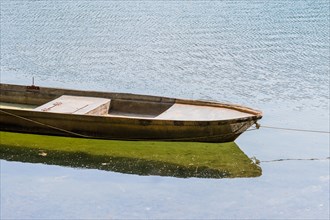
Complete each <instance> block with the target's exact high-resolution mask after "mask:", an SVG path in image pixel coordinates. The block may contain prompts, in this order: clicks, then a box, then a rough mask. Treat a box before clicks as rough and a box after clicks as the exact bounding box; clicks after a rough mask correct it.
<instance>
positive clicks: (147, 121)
mask: <svg viewBox="0 0 330 220" xmlns="http://www.w3.org/2000/svg"><path fill="white" fill-rule="evenodd" d="M0 110H1V112H0V114H6V113H9V114H14V115H17V116H20V117H24V118H25V117H26V118H27V119H31V118H47V119H51V120H56V119H65V118H68V117H69V118H70V119H74V120H76V121H87V122H89V121H90V122H94V123H96V122H101V123H107V122H108V123H112V124H136V125H141V126H146V125H162V126H173V125H177V123H180V126H201V125H205V126H218V125H225V124H235V123H241V122H248V121H257V120H259V119H260V118H261V117H262V116H256V115H254V116H247V117H240V118H234V119H222V120H164V119H156V118H136V117H135V118H133V117H112V116H111V115H110V116H108V115H80V114H68V113H55V112H39V111H34V110H29V109H7V108H2V107H0ZM3 112H5V113H3ZM23 112H24V113H25V114H28V117H27V116H22V114H20V113H23ZM24 113H23V114H24ZM25 114H24V115H25ZM47 116H48V117H47ZM95 119H96V120H97V121H95ZM98 120H100V121H98Z"/></svg>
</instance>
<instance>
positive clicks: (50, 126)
mask: <svg viewBox="0 0 330 220" xmlns="http://www.w3.org/2000/svg"><path fill="white" fill-rule="evenodd" d="M0 112H2V113H5V114H7V115H11V116H14V117H16V118H20V119H23V120H26V121H30V122H32V123H35V124H39V125H42V126H46V127H49V128H52V129H55V130H58V131H62V132H65V133H68V134H72V135H76V136H78V137H84V138H95V137H93V136H87V135H83V134H78V133H76V132H72V131H68V130H65V129H62V128H58V127H55V126H52V125H47V124H44V123H42V122H38V121H35V120H32V119H29V118H25V117H22V116H19V115H16V114H13V113H10V112H6V111H3V110H0Z"/></svg>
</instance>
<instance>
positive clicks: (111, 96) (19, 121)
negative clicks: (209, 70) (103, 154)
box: [0, 84, 262, 143]
mask: <svg viewBox="0 0 330 220" xmlns="http://www.w3.org/2000/svg"><path fill="white" fill-rule="evenodd" d="M0 95H1V99H0V101H1V103H0V123H1V124H2V126H1V130H4V131H12V132H26V133H37V134H49V135H62V136H80V137H87V138H102V139H115V140H158V141H194V142H195V141H197V142H217V143H222V142H230V141H234V140H235V139H236V138H237V137H238V136H239V135H240V134H242V133H243V132H244V131H246V130H247V129H248V128H249V127H250V126H252V125H253V124H255V123H257V121H258V120H259V119H260V118H261V117H262V113H261V112H260V111H257V110H254V109H251V108H248V107H244V106H238V105H232V104H223V103H217V102H206V101H196V100H183V99H174V98H166V97H156V96H145V95H135V94H124V93H107V92H93V91H78V90H68V89H55V88H46V87H36V86H19V85H9V84H1V94H0ZM15 104H16V105H17V104H18V105H24V108H23V109H22V108H18V107H17V106H16V108H15ZM13 107H14V108H13Z"/></svg>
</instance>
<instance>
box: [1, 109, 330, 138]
mask: <svg viewBox="0 0 330 220" xmlns="http://www.w3.org/2000/svg"><path fill="white" fill-rule="evenodd" d="M0 112H2V113H5V114H8V115H11V116H13V117H16V118H20V119H23V120H26V121H30V122H32V123H35V124H39V125H42V126H46V127H49V128H52V129H54V130H58V131H61V132H64V133H68V134H71V135H75V136H77V137H83V138H91V139H102V138H100V137H95V136H89V135H84V134H79V133H76V132H73V131H68V130H65V129H62V128H58V127H55V126H52V125H48V124H45V123H42V122H38V121H35V120H32V119H29V118H25V117H22V116H19V115H16V114H13V113H10V112H6V111H3V110H0ZM260 127H264V128H271V129H280V130H290V131H303V132H317V133H328V134H330V132H327V131H315V130H303V129H293V128H280V127H271V126H263V125H260V124H259V123H257V122H256V123H255V128H253V129H248V130H246V131H253V130H258V129H260ZM240 129H241V128H239V129H237V131H239V130H240ZM237 131H236V132H234V133H237ZM226 135H228V134H222V135H209V136H203V137H189V138H169V139H157V140H158V141H184V140H186V141H190V140H195V139H200V138H210V137H211V138H215V137H220V136H226ZM116 139H117V140H128V141H140V140H144V139H141V138H116Z"/></svg>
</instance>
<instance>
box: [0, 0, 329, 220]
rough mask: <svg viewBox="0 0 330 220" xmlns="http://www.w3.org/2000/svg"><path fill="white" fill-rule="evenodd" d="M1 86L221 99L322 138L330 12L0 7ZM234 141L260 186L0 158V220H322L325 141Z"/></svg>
mask: <svg viewBox="0 0 330 220" xmlns="http://www.w3.org/2000/svg"><path fill="white" fill-rule="evenodd" d="M0 4H1V66H0V67H1V82H3V83H16V84H30V83H31V79H32V76H34V77H35V81H36V84H38V85H40V86H56V87H66V88H76V89H92V90H104V91H118V92H132V93H141V94H153V95H163V96H174V97H184V98H194V99H208V100H218V101H224V102H232V103H239V104H244V105H248V106H251V107H255V108H258V109H261V110H263V112H264V115H265V116H264V119H263V120H262V121H261V124H262V125H270V126H279V127H291V128H300V129H313V130H325V131H329V130H330V128H329V120H330V119H329V92H330V91H329V83H330V82H329V77H330V75H329V74H330V64H329V60H330V39H329V38H330V37H329V36H330V31H329V28H330V20H329V17H330V14H329V7H330V3H329V1H328V0H324V1H323V0H319V1H314V0H302V1H293V0H292V1H290V0H286V1H280V0H279V1H267V0H260V1H217V2H214V1H210V2H208V1H200V2H199V1H178V2H176V1H170V2H167V1H165V2H161V1H157V2H152V1H131V2H128V1H122V2H120V1H119V2H112V1H79V0H77V1H69V0H68V1H60V2H55V1H46V0H44V1H9V0H3V1H1V3H0ZM237 144H238V145H239V146H240V148H241V149H242V150H243V151H244V152H245V153H246V154H247V155H248V156H249V157H252V156H255V157H256V158H258V159H259V160H261V161H262V162H261V167H262V170H263V174H262V176H260V177H257V178H234V179H197V178H188V179H179V178H174V177H158V176H138V175H128V174H121V173H115V172H106V171H98V170H84V169H71V168H65V167H60V166H46V165H41V164H29V163H19V162H8V161H4V160H1V218H4V219H6V218H16V219H21V218H28V219H36V218H42V219H45V218H51V219H56V218H60V219H64V218H65V219H72V218H77V219H78V218H79V219H82V218H86V219H87V218H89V219H91V218H115V219H116V218H125V219H127V218H135V219H136V218H153V219H154V218H162V219H164V218H167V219H171V218H186V219H187V218H188V219H192V218H197V219H201V218H202V219H208V218H253V219H261V218H262V219H264V218H273V219H274V218H277V219H287V218H297V219H302V218H303V219H328V218H329V217H330V214H329V197H330V195H329V193H330V191H329V182H330V178H329V172H330V171H329V160H290V161H282V162H267V161H269V160H277V159H308V158H320V159H322V158H327V157H329V135H328V134H318V133H299V132H288V131H279V130H271V129H266V128H264V129H261V130H259V131H251V132H247V133H246V134H244V135H242V136H241V137H240V138H239V139H238V140H237Z"/></svg>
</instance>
